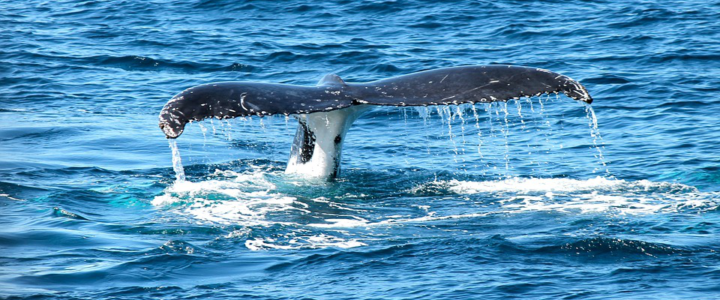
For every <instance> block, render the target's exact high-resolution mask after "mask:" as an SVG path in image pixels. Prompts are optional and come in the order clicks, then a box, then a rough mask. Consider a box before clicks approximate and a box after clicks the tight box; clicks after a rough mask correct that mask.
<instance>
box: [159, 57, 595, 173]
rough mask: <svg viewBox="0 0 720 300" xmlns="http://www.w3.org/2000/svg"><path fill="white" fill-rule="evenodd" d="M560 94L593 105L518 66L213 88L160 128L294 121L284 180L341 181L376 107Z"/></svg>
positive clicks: (571, 85) (181, 105)
mask: <svg viewBox="0 0 720 300" xmlns="http://www.w3.org/2000/svg"><path fill="white" fill-rule="evenodd" d="M549 93H564V94H565V95H567V96H568V97H570V98H572V99H574V100H578V101H583V102H586V103H588V104H589V103H592V101H593V99H592V97H591V96H590V94H589V93H588V91H587V89H585V87H583V86H582V85H581V84H580V83H579V82H577V81H575V80H573V79H571V78H570V77H567V76H565V75H561V74H558V73H555V72H551V71H548V70H544V69H538V68H529V67H521V66H507V65H490V66H465V67H453V68H443V69H436V70H430V71H423V72H418V73H413V74H409V75H404V76H398V77H393V78H389V79H383V80H378V81H373V82H366V83H346V82H344V81H343V80H342V79H341V78H340V77H339V76H337V75H335V74H330V75H326V76H325V77H323V78H322V79H321V80H320V82H318V84H317V85H316V86H297V85H287V84H271V83H258V82H218V83H211V84H204V85H199V86H196V87H192V88H189V89H187V90H185V91H183V92H181V93H179V94H177V95H175V96H174V97H172V98H171V99H170V101H168V102H167V104H165V106H164V107H163V109H162V110H161V112H160V116H159V125H160V128H161V129H162V131H163V132H164V133H165V136H166V137H167V138H169V139H175V138H177V137H179V136H180V135H181V134H182V133H183V130H184V129H185V125H186V124H187V123H189V122H193V121H201V120H204V119H206V118H217V119H227V118H235V117H243V116H253V115H255V116H260V117H262V116H271V115H278V114H282V115H286V116H289V115H293V116H295V117H296V118H297V119H298V129H297V132H296V134H295V139H294V141H293V144H292V148H291V151H290V159H289V160H288V164H287V169H286V173H289V174H298V175H301V176H304V177H308V178H322V179H332V178H335V177H336V176H338V175H339V172H340V160H341V153H342V145H343V142H344V140H345V135H346V133H347V131H348V129H349V128H350V127H351V126H352V123H353V122H354V121H355V120H356V119H357V118H358V117H360V116H361V115H362V114H363V113H364V112H366V111H368V110H369V109H370V108H372V107H373V106H377V105H382V106H428V105H459V104H464V103H478V102H480V103H490V102H497V101H507V100H510V99H520V98H522V97H532V96H540V95H543V94H549Z"/></svg>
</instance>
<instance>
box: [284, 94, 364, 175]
mask: <svg viewBox="0 0 720 300" xmlns="http://www.w3.org/2000/svg"><path fill="white" fill-rule="evenodd" d="M370 108H371V106H368V105H358V106H351V107H348V108H345V109H339V110H333V111H330V112H316V113H311V114H301V115H297V116H296V118H297V119H298V122H299V123H300V124H298V129H297V130H298V132H297V134H296V137H295V141H294V142H293V145H292V149H291V151H290V159H289V160H288V164H287V168H286V169H285V173H286V174H296V175H300V176H302V177H304V178H313V179H331V178H333V177H335V176H337V175H338V173H339V172H340V158H341V152H342V145H343V143H345V135H346V134H347V131H348V129H350V126H352V124H353V122H355V120H357V118H358V117H360V116H361V115H362V114H363V113H364V112H366V111H368V110H369V109H370ZM303 124H304V125H305V128H303ZM306 129H307V130H306ZM307 133H310V134H311V135H312V136H313V137H314V143H307V141H308V140H309V137H308V138H304V135H305V134H307ZM338 137H339V138H338ZM313 144H314V145H313ZM310 149H312V150H311V152H310ZM304 152H306V153H304ZM303 155H304V156H305V158H304V159H303ZM308 157H309V159H308Z"/></svg>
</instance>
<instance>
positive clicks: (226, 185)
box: [151, 171, 302, 226]
mask: <svg viewBox="0 0 720 300" xmlns="http://www.w3.org/2000/svg"><path fill="white" fill-rule="evenodd" d="M212 177H217V179H212V180H207V181H201V182H190V181H177V182H175V184H173V185H172V186H171V187H169V188H168V189H167V190H166V191H165V193H164V194H163V195H160V196H157V197H155V199H153V200H152V202H151V203H152V204H153V205H155V206H158V207H167V206H170V207H173V206H176V205H179V207H177V208H175V209H176V212H177V213H179V214H183V215H189V216H192V217H193V218H195V219H196V220H199V221H207V222H213V223H219V224H237V225H244V226H256V225H260V226H263V225H270V224H277V223H280V222H273V221H269V220H267V215H268V214H270V213H274V212H281V211H288V210H302V208H299V207H297V206H295V205H293V203H294V202H295V200H296V198H294V197H290V196H287V195H283V194H280V193H276V192H273V190H275V189H276V187H275V184H273V183H272V182H270V181H269V180H268V179H267V178H266V177H265V173H263V172H251V173H236V172H232V171H216V172H215V173H214V174H213V175H212Z"/></svg>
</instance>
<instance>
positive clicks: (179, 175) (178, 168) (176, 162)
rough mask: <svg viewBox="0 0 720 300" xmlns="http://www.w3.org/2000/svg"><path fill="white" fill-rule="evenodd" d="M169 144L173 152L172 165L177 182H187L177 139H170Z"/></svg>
mask: <svg viewBox="0 0 720 300" xmlns="http://www.w3.org/2000/svg"><path fill="white" fill-rule="evenodd" d="M168 143H169V144H170V149H171V150H172V163H173V170H175V180H176V181H185V169H183V165H182V159H181V158H180V150H179V149H178V146H177V141H176V140H175V139H168Z"/></svg>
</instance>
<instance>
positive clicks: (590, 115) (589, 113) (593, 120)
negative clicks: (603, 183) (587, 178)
mask: <svg viewBox="0 0 720 300" xmlns="http://www.w3.org/2000/svg"><path fill="white" fill-rule="evenodd" d="M585 113H586V117H587V119H588V126H589V127H590V136H591V137H592V139H593V147H592V148H594V149H595V151H597V154H596V155H595V157H597V158H598V159H599V160H600V164H601V165H602V167H603V168H604V169H605V173H606V174H610V170H609V169H608V167H607V163H606V162H605V156H604V155H603V152H602V149H603V148H605V143H604V142H603V139H602V136H601V135H600V129H599V127H598V120H597V116H596V115H595V110H594V109H593V108H592V106H590V105H589V104H587V103H586V104H585ZM598 141H599V142H600V145H598ZM595 171H597V169H595V170H593V172H595Z"/></svg>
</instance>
